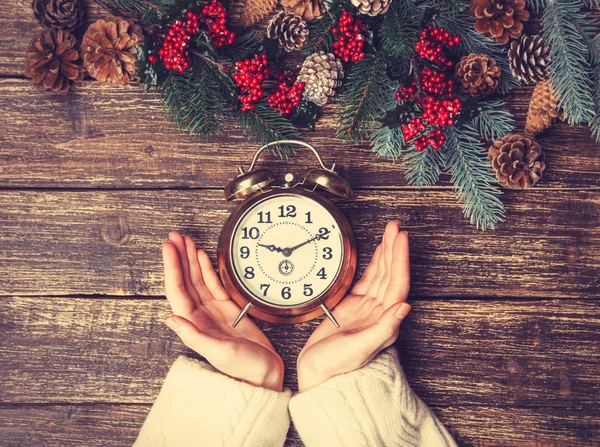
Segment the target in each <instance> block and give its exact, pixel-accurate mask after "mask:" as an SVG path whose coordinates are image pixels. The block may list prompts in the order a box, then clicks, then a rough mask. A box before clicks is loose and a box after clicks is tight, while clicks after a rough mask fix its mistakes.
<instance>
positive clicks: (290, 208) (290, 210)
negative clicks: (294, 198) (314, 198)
mask: <svg viewBox="0 0 600 447" xmlns="http://www.w3.org/2000/svg"><path fill="white" fill-rule="evenodd" d="M279 217H296V207H295V206H294V205H287V206H285V207H284V206H283V205H281V206H280V207H279Z"/></svg>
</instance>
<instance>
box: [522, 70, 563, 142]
mask: <svg viewBox="0 0 600 447" xmlns="http://www.w3.org/2000/svg"><path fill="white" fill-rule="evenodd" d="M557 118H560V119H564V117H563V116H561V114H560V112H559V111H558V103H557V98H556V96H554V93H552V89H551V88H550V80H549V79H548V80H545V81H542V82H539V83H538V84H537V85H536V86H535V88H534V89H533V93H532V94H531V101H530V102H529V111H528V112H527V119H526V120H525V133H526V134H529V135H532V136H535V135H538V134H540V133H542V132H543V131H544V130H546V129H548V128H549V127H550V126H551V125H552V123H554V121H555V120H556V119H557Z"/></svg>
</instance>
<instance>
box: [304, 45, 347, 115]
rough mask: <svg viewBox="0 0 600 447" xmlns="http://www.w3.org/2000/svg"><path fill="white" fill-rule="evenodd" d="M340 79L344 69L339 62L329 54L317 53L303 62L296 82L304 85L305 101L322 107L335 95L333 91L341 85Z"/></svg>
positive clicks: (342, 76)
mask: <svg viewBox="0 0 600 447" xmlns="http://www.w3.org/2000/svg"><path fill="white" fill-rule="evenodd" d="M342 79H344V68H343V67H342V63H341V62H340V60H339V59H337V58H336V57H335V56H334V55H333V54H331V53H324V52H323V51H319V52H318V53H313V54H311V55H310V56H308V57H307V58H306V59H305V60H304V63H303V64H302V68H301V69H300V73H298V78H297V81H299V82H304V84H305V87H304V95H303V96H304V98H305V99H307V100H308V101H312V102H314V103H315V104H316V105H318V106H324V105H325V104H327V100H328V99H329V98H330V97H332V96H333V95H334V94H335V89H336V88H338V87H339V86H340V85H342Z"/></svg>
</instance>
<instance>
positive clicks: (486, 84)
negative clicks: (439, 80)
mask: <svg viewBox="0 0 600 447" xmlns="http://www.w3.org/2000/svg"><path fill="white" fill-rule="evenodd" d="M501 73H502V72H501V71H500V67H499V66H498V65H497V64H496V60H495V59H494V58H491V57H490V56H488V55H486V54H469V55H468V56H463V58H462V59H461V60H460V62H459V63H458V64H456V73H455V75H456V79H457V80H458V82H460V86H461V88H462V91H463V92H464V93H468V94H469V95H471V96H488V95H490V94H492V93H493V92H494V90H496V87H498V84H499V83H500V75H501Z"/></svg>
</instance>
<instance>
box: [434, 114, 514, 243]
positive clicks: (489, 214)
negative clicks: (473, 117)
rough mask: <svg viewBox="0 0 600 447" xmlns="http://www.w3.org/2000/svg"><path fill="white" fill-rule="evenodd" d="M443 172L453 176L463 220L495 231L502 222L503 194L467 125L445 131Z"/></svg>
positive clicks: (472, 132)
mask: <svg viewBox="0 0 600 447" xmlns="http://www.w3.org/2000/svg"><path fill="white" fill-rule="evenodd" d="M445 134H446V138H447V140H446V144H445V150H446V156H447V163H446V169H447V170H448V172H449V173H450V174H451V175H452V179H451V181H452V183H453V184H454V189H455V191H456V198H457V200H458V201H459V202H461V203H462V204H463V213H464V215H465V217H467V218H470V220H471V224H474V225H475V226H476V227H477V228H480V229H482V230H484V231H485V230H487V229H492V230H493V229H494V228H495V225H496V224H497V223H498V222H502V221H503V220H504V205H503V204H502V201H501V200H500V197H499V196H500V194H501V193H502V192H501V191H500V190H499V189H498V188H497V187H496V186H492V185H494V184H495V183H496V179H495V177H494V176H493V174H492V173H491V172H490V164H489V162H488V160H487V157H486V154H485V151H484V149H483V148H482V146H481V142H480V141H479V138H478V135H477V132H476V130H475V129H474V128H473V127H471V126H470V125H464V126H462V127H460V128H457V127H448V128H446V132H445Z"/></svg>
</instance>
